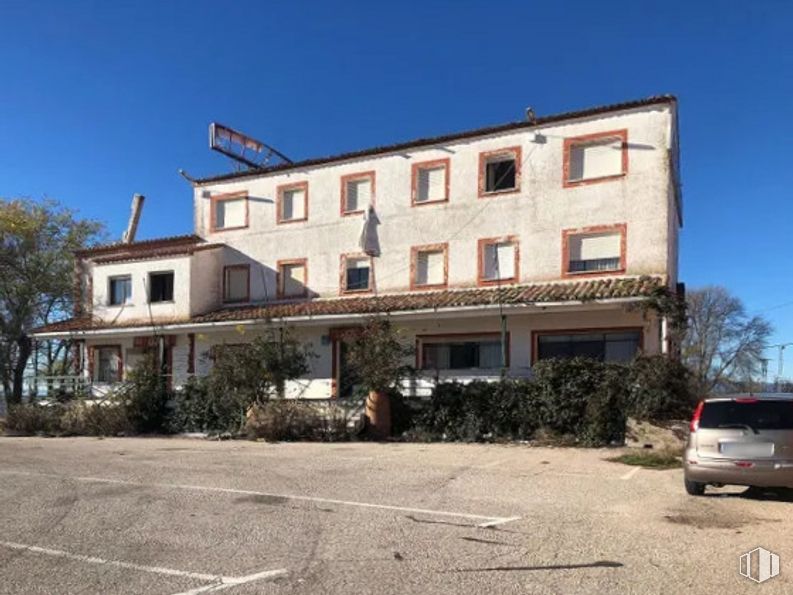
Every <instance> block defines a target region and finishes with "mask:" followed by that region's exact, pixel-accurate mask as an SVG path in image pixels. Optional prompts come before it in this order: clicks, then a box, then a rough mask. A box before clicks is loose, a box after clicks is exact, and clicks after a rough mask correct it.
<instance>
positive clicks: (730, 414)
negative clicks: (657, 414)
mask: <svg viewBox="0 0 793 595" xmlns="http://www.w3.org/2000/svg"><path fill="white" fill-rule="evenodd" d="M742 426H748V427H750V428H752V429H754V430H793V403H791V402H790V401H782V400H780V401H770V400H768V401H764V400H758V401H745V402H743V403H741V402H738V401H710V402H706V403H705V405H704V407H703V409H702V416H701V417H700V420H699V427H700V428H706V429H714V428H726V427H742Z"/></svg>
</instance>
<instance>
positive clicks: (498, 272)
mask: <svg viewBox="0 0 793 595" xmlns="http://www.w3.org/2000/svg"><path fill="white" fill-rule="evenodd" d="M482 255H483V256H482V257H483V258H484V262H483V263H482V264H483V267H482V269H483V271H484V278H485V279H489V280H496V279H511V278H513V277H514V276H515V245H514V244H513V243H511V242H499V243H494V244H486V245H485V248H484V250H483V252H482Z"/></svg>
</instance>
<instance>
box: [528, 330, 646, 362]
mask: <svg viewBox="0 0 793 595" xmlns="http://www.w3.org/2000/svg"><path fill="white" fill-rule="evenodd" d="M641 344H642V331H641V329H625V330H613V331H582V332H576V331H569V332H549V333H537V335H536V342H535V347H536V350H537V352H536V353H537V356H536V359H537V360H542V359H551V358H562V359H569V358H573V357H588V358H591V359H596V360H599V361H605V362H628V361H630V360H632V359H633V358H634V357H635V356H636V355H637V354H638V352H639V350H640V349H641Z"/></svg>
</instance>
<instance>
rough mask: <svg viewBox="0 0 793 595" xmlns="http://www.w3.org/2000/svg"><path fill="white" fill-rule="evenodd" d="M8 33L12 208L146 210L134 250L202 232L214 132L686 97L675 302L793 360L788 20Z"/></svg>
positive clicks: (401, 7) (386, 6) (711, 16)
mask: <svg viewBox="0 0 793 595" xmlns="http://www.w3.org/2000/svg"><path fill="white" fill-rule="evenodd" d="M0 28H2V35H0V138H2V141H3V142H2V144H0V196H5V197H15V196H28V197H33V198H42V197H49V198H54V199H57V200H59V201H61V202H62V203H64V204H66V205H68V206H70V207H73V208H75V209H78V210H79V213H80V215H82V216H84V217H88V218H94V219H100V220H102V221H104V222H106V224H107V226H108V230H109V233H110V236H111V237H113V238H116V237H119V238H120V236H121V232H122V231H123V229H124V228H125V227H126V223H127V219H128V216H129V204H130V200H131V196H132V194H133V193H135V192H140V193H142V194H145V195H146V197H147V205H146V208H144V211H143V217H142V220H141V227H140V231H139V235H138V237H139V238H149V237H157V236H164V235H175V234H182V233H190V232H192V193H191V189H190V187H189V185H188V184H187V182H186V181H185V180H184V179H182V178H181V177H180V176H179V175H178V173H177V170H178V169H179V168H184V169H185V170H186V171H187V172H189V173H190V174H192V175H194V176H205V175H209V174H214V173H223V172H226V171H230V165H229V163H228V161H227V160H226V159H225V158H223V157H222V156H220V155H217V154H215V153H212V152H211V151H210V150H209V149H208V146H207V125H208V124H209V122H211V121H213V120H216V121H220V122H223V123H225V124H228V125H230V126H233V127H235V128H238V129H241V130H244V131H246V132H248V133H249V134H251V135H252V136H254V137H256V138H259V139H261V140H264V141H265V142H268V143H270V144H272V145H274V146H275V147H277V148H278V149H279V150H281V151H282V152H284V153H285V154H287V155H289V156H290V157H291V158H292V159H301V158H307V157H314V156H321V155H328V154H335V153H339V152H343V151H349V150H356V149H362V148H367V147H371V146H377V145H383V144H388V143H392V142H398V141H402V140H409V139H412V138H417V137H426V136H433V135H437V134H443V133H448V132H454V131H461V130H467V129H470V128H476V127H479V126H486V125H491V124H499V123H504V122H509V121H515V120H520V119H523V117H524V110H525V108H526V107H527V106H529V105H531V106H532V107H533V108H534V110H535V112H536V113H537V114H538V115H540V116H542V115H545V114H553V113H558V112H562V111H567V110H574V109H581V108H586V107H590V106H595V105H601V104H608V103H618V102H621V101H625V100H631V99H638V98H642V97H646V96H650V95H656V94H662V93H671V94H674V95H676V96H677V97H678V99H679V102H680V136H681V148H682V155H681V159H682V180H683V196H684V209H685V213H684V216H685V222H684V227H683V230H682V236H681V247H680V248H681V253H680V261H681V280H683V281H685V283H686V285H687V286H688V287H689V288H696V287H701V286H704V285H709V284H718V285H724V286H726V287H727V288H729V289H730V290H731V291H732V292H733V293H735V294H736V295H737V296H739V297H740V298H741V299H742V300H743V301H744V302H745V303H746V305H747V308H748V310H749V311H750V313H758V314H762V315H764V316H766V317H767V318H768V319H770V321H771V322H772V323H773V324H774V326H775V328H776V331H775V334H774V336H773V338H772V342H773V343H779V342H793V291H791V289H793V258H791V239H790V235H791V234H790V231H791V226H792V225H793V216H792V215H793V207H792V206H791V203H793V192H792V191H791V188H793V166H791V159H792V158H793V151H792V150H791V149H790V142H789V139H790V138H791V137H793V118H791V117H790V108H791V105H792V104H791V96H793V35H791V33H790V32H791V30H793V3H791V2H787V1H783V0H780V1H769V0H765V1H764V0H760V1H755V2H735V1H732V2H730V1H724V2H718V3H717V2H709V1H702V2H690V1H688V2H677V1H673V0H668V1H666V2H661V3H652V4H651V3H642V2H636V1H635V0H632V1H630V2H621V1H615V2H610V1H606V0H604V1H602V2H592V1H591V0H582V1H560V0H546V1H542V2H535V1H531V0H522V1H515V2H511V1H504V2H498V3H496V2H486V1H481V2H474V1H468V0H454V1H448V2H447V1H434V0H423V1H422V2H414V1H411V0H405V1H403V2H389V3H379V2H373V1H371V0H368V1H359V2H358V1H350V2H341V1H339V2H307V1H299V0H293V1H291V2H263V1H259V2H245V1H241V0H237V1H235V2H202V1H191V2H186V1H167V2H162V1H158V2H153V1H144V0H140V1H138V2H123V1H120V0H115V1H113V2H104V1H103V2H90V1H84V0H71V1H70V2H62V1H51V2H39V1H34V0H28V1H25V2H17V1H13V0H0ZM155 211H156V216H154V212H155ZM768 357H769V358H771V360H772V361H771V362H770V365H769V371H770V374H771V376H772V377H773V375H774V374H775V370H776V350H770V351H769V352H768ZM785 361H786V364H785V365H786V366H787V370H786V374H785V375H786V376H789V375H791V374H790V373H791V372H793V346H791V347H790V348H788V350H787V354H786V360H785Z"/></svg>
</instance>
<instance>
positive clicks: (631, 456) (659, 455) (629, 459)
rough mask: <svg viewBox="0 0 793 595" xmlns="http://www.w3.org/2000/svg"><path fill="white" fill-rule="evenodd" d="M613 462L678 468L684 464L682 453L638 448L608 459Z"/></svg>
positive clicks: (647, 466) (648, 467) (638, 465)
mask: <svg viewBox="0 0 793 595" xmlns="http://www.w3.org/2000/svg"><path fill="white" fill-rule="evenodd" d="M608 460H609V461H611V462H613V463H622V464H623V465H634V466H637V467H643V468H645V469H677V468H679V467H682V466H683V461H682V460H681V459H680V454H679V453H676V452H674V451H671V450H661V451H655V450H637V451H636V452H626V453H624V454H621V455H619V456H616V457H611V458H610V459H608Z"/></svg>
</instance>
